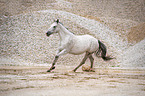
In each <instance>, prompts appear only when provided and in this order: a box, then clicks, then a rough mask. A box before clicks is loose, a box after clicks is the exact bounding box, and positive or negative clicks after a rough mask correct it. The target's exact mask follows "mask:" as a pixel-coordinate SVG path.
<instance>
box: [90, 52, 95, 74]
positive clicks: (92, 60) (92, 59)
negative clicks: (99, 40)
mask: <svg viewBox="0 0 145 96" xmlns="http://www.w3.org/2000/svg"><path fill="white" fill-rule="evenodd" d="M89 59H90V62H91V69H90V71H93V72H94V70H93V63H94V58H93V56H92V55H90V57H89Z"/></svg>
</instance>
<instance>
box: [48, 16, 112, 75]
mask: <svg viewBox="0 0 145 96" xmlns="http://www.w3.org/2000/svg"><path fill="white" fill-rule="evenodd" d="M53 33H58V34H59V37H60V44H59V48H58V51H57V54H56V56H55V59H54V61H53V63H52V66H51V68H50V69H49V70H48V71H47V72H50V71H51V70H53V69H55V63H56V62H57V60H58V57H59V56H62V55H64V54H67V53H70V54H74V55H79V54H82V53H84V52H86V54H85V57H84V58H83V60H82V62H81V63H80V64H79V66H77V67H76V68H75V69H74V70H73V71H74V72H75V71H76V70H77V69H78V68H79V67H80V66H82V65H83V64H84V63H85V61H86V60H87V58H89V59H90V62H91V69H93V62H94V58H93V57H92V54H93V53H96V55H97V54H98V53H100V52H101V57H102V58H103V59H104V60H110V59H112V58H110V57H107V56H106V52H107V50H106V47H105V45H104V44H103V43H102V42H100V41H99V40H97V39H96V38H94V37H92V36H90V35H74V34H73V33H71V32H70V31H69V30H67V29H66V28H65V27H64V26H63V24H62V23H60V22H59V19H57V20H56V21H54V23H53V24H52V25H51V26H50V28H49V29H48V31H47V33H46V35H47V36H50V35H51V34H53Z"/></svg>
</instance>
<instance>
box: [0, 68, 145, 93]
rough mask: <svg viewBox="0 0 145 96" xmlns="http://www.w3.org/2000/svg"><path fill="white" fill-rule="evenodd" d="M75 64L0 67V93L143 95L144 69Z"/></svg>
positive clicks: (144, 85) (144, 84)
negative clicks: (88, 67)
mask: <svg viewBox="0 0 145 96" xmlns="http://www.w3.org/2000/svg"><path fill="white" fill-rule="evenodd" d="M74 67H75V66H67V67H65V66H64V67H63V68H62V66H57V68H56V69H55V70H54V71H53V72H51V73H47V72H46V70H47V69H48V68H47V67H22V66H21V67H18V66H17V67H13V66H11V67H10V66H8V67H6V66H5V67H1V68H0V94H1V96H20V95H21V96H68V95H69V96H144V95H145V70H144V69H118V68H96V69H95V71H96V72H83V71H81V68H80V69H79V70H78V71H77V72H76V73H74V72H71V70H72V69H73V68H74Z"/></svg>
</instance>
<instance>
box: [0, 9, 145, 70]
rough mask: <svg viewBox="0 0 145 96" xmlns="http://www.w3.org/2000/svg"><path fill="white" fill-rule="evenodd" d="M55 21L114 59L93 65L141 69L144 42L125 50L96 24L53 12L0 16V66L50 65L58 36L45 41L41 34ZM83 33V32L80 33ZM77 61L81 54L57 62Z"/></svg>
mask: <svg viewBox="0 0 145 96" xmlns="http://www.w3.org/2000/svg"><path fill="white" fill-rule="evenodd" d="M56 18H59V19H60V21H61V22H62V23H63V24H64V26H66V27H67V28H69V30H70V31H71V32H73V33H75V34H78V33H79V34H85V33H87V34H91V35H93V36H94V37H96V38H97V39H99V40H101V41H102V42H103V43H104V44H105V45H107V48H108V55H112V56H114V57H115V58H116V59H115V60H112V61H110V62H109V63H108V62H104V61H102V60H101V59H100V58H99V59H96V60H95V61H96V62H95V63H97V64H96V66H104V65H105V66H109V67H110V66H116V65H119V66H122V67H126V66H129V67H136V66H144V58H145V56H144V53H143V52H144V40H143V41H141V42H139V43H138V44H136V45H134V46H132V47H129V45H128V42H127V41H125V40H123V39H122V38H121V37H119V35H118V34H117V33H115V32H114V31H112V30H110V29H109V28H108V27H106V26H104V25H102V24H101V23H99V22H98V21H95V20H91V19H87V18H84V17H81V16H78V15H75V14H72V13H69V12H65V11H57V10H43V11H36V12H32V13H27V14H20V15H15V16H11V17H9V18H5V17H3V19H4V20H5V21H6V22H5V23H4V24H2V25H1V26H0V31H1V36H0V40H1V41H0V43H1V48H0V52H1V56H0V61H1V62H0V64H1V65H7V64H9V65H30V66H31V65H36V66H37V65H46V66H47V63H49V64H50V63H51V62H52V60H53V57H54V56H55V51H56V50H57V47H58V42H59V38H58V35H53V36H50V37H49V38H48V37H46V35H45V33H46V31H47V29H48V28H49V25H50V24H51V23H52V22H53V20H54V19H56ZM85 30H86V32H84V31H85ZM81 32H82V33H81ZM135 54H137V55H135ZM138 56H139V57H138ZM128 57H132V58H128ZM81 59H82V55H79V56H74V55H65V56H62V57H61V58H60V60H59V61H58V63H59V64H64V65H66V64H71V65H74V64H78V63H79V62H80V60H81ZM134 60H135V62H134ZM87 62H88V61H87ZM138 63H139V64H138Z"/></svg>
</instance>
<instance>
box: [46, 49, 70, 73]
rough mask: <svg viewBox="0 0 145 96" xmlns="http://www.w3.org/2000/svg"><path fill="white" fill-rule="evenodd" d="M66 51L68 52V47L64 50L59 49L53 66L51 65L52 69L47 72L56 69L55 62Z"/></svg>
mask: <svg viewBox="0 0 145 96" xmlns="http://www.w3.org/2000/svg"><path fill="white" fill-rule="evenodd" d="M66 53H67V51H66V49H63V50H62V51H58V52H57V55H56V56H55V59H54V61H53V63H52V66H51V67H50V69H49V70H48V71H47V72H50V71H51V70H53V69H55V63H56V62H57V60H58V58H59V56H61V55H64V54H66Z"/></svg>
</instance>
